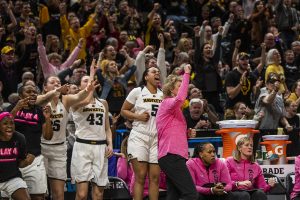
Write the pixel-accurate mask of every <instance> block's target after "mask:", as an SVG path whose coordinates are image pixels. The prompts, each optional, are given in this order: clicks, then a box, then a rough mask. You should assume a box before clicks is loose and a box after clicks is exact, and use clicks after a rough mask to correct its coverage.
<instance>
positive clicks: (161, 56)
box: [157, 33, 167, 84]
mask: <svg viewBox="0 0 300 200" xmlns="http://www.w3.org/2000/svg"><path fill="white" fill-rule="evenodd" d="M158 39H159V41H160V46H159V49H158V55H157V66H158V68H159V70H160V81H161V83H162V84H163V83H164V82H165V79H166V77H167V67H166V51H165V39H164V35H163V34H162V33H160V34H159V35H158Z"/></svg>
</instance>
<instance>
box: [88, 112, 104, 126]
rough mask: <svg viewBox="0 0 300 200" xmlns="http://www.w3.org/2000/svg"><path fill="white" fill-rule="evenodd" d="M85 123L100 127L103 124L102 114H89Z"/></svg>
mask: <svg viewBox="0 0 300 200" xmlns="http://www.w3.org/2000/svg"><path fill="white" fill-rule="evenodd" d="M86 121H88V122H90V125H95V124H96V125H102V124H103V114H102V113H91V114H89V116H88V117H87V118H86Z"/></svg>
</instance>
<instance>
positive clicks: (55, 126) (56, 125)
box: [51, 120, 60, 131]
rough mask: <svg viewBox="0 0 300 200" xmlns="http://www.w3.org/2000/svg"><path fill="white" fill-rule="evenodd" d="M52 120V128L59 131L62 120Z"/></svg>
mask: <svg viewBox="0 0 300 200" xmlns="http://www.w3.org/2000/svg"><path fill="white" fill-rule="evenodd" d="M51 122H52V130H53V131H59V130H60V121H59V120H54V121H51Z"/></svg>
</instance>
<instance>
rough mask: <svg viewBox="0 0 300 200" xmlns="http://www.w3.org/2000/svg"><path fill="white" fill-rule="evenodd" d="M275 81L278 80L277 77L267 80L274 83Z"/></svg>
mask: <svg viewBox="0 0 300 200" xmlns="http://www.w3.org/2000/svg"><path fill="white" fill-rule="evenodd" d="M277 81H279V80H278V79H277V78H271V79H270V80H269V83H272V84H274V83H276V82H277Z"/></svg>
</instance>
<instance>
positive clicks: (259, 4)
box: [249, 1, 273, 47]
mask: <svg viewBox="0 0 300 200" xmlns="http://www.w3.org/2000/svg"><path fill="white" fill-rule="evenodd" d="M272 18H273V13H272V10H271V9H270V8H269V7H266V6H265V5H264V2H263V1H255V2H254V8H253V12H252V14H251V16H250V19H249V20H250V21H251V23H252V29H251V39H252V42H251V43H252V45H254V46H255V47H259V46H260V44H261V43H262V42H263V40H264V35H265V34H266V33H267V31H268V26H269V25H270V24H269V23H270V19H272Z"/></svg>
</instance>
